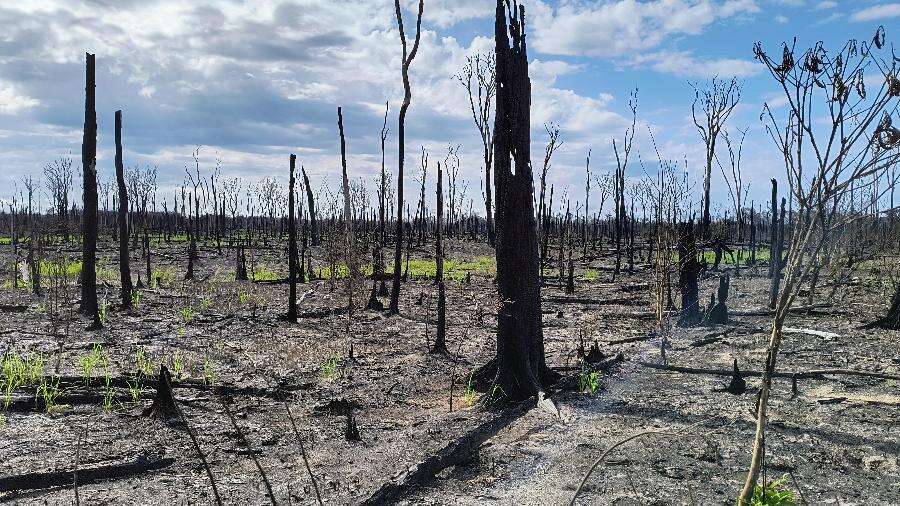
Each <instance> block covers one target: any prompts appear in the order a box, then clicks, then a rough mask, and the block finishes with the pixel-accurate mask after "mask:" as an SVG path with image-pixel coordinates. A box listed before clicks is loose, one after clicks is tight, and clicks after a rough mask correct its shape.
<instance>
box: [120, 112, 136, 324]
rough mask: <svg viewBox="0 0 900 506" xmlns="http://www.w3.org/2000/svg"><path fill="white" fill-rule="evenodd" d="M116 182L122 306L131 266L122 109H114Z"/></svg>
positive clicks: (129, 288) (127, 303)
mask: <svg viewBox="0 0 900 506" xmlns="http://www.w3.org/2000/svg"><path fill="white" fill-rule="evenodd" d="M116 184H117V185H118V189H119V278H120V279H121V283H122V307H125V308H130V307H131V291H132V289H133V287H132V284H131V266H130V265H129V260H128V191H127V190H126V188H125V164H124V163H123V161H122V111H116Z"/></svg>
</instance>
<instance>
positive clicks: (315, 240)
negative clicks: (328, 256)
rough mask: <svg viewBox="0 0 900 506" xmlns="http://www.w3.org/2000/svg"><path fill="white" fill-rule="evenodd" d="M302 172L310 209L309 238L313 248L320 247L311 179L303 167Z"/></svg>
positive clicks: (308, 212)
mask: <svg viewBox="0 0 900 506" xmlns="http://www.w3.org/2000/svg"><path fill="white" fill-rule="evenodd" d="M300 171H301V172H302V173H303V186H304V187H305V188H306V204H307V207H308V208H309V210H308V211H307V214H308V215H309V238H310V240H311V241H312V245H313V246H318V245H319V229H318V227H317V226H316V201H315V200H314V199H313V192H312V187H311V186H309V178H308V177H306V168H305V167H302V166H301V167H300Z"/></svg>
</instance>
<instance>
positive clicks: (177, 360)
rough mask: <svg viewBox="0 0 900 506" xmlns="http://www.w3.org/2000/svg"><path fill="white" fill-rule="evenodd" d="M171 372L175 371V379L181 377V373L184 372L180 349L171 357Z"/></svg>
mask: <svg viewBox="0 0 900 506" xmlns="http://www.w3.org/2000/svg"><path fill="white" fill-rule="evenodd" d="M172 372H174V373H175V379H181V374H182V373H183V372H184V358H183V357H182V356H181V352H180V351H176V352H175V356H174V357H172Z"/></svg>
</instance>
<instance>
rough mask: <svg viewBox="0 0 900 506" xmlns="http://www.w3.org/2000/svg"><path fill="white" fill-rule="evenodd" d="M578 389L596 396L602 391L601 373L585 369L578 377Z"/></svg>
mask: <svg viewBox="0 0 900 506" xmlns="http://www.w3.org/2000/svg"><path fill="white" fill-rule="evenodd" d="M578 388H579V390H581V393H583V394H587V395H594V394H595V393H597V390H599V389H600V373H599V372H597V371H591V370H590V369H588V368H586V367H585V368H583V369H582V370H581V373H580V374H579V375H578Z"/></svg>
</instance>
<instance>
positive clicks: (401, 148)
mask: <svg viewBox="0 0 900 506" xmlns="http://www.w3.org/2000/svg"><path fill="white" fill-rule="evenodd" d="M394 7H395V10H396V14H397V27H398V29H399V31H400V42H401V44H402V45H403V60H402V67H401V75H402V77H403V104H402V105H401V106H400V116H399V118H398V120H397V144H398V153H397V229H396V230H397V231H396V237H395V238H394V240H395V241H396V244H395V247H394V283H393V285H392V286H391V301H390V304H389V305H388V313H389V314H398V313H399V312H400V276H401V272H400V270H401V267H402V262H403V161H404V158H405V156H406V155H405V142H406V127H405V125H406V112H407V111H408V110H409V104H410V101H411V100H412V91H411V90H410V86H409V66H410V64H412V61H413V58H415V57H416V52H418V50H419V40H420V36H421V33H422V32H421V28H422V10H423V9H424V2H423V0H419V14H418V17H417V19H416V38H415V42H413V47H412V50H411V51H409V52H408V53H407V50H406V32H405V31H404V30H403V15H402V14H401V12H400V0H394Z"/></svg>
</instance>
